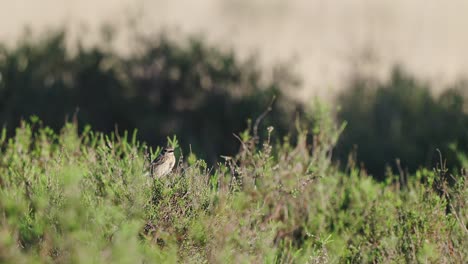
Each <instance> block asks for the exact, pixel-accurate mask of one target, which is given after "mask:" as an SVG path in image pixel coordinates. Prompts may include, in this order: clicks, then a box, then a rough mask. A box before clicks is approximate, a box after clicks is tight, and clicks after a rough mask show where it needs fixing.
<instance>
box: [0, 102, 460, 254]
mask: <svg viewBox="0 0 468 264" xmlns="http://www.w3.org/2000/svg"><path fill="white" fill-rule="evenodd" d="M327 112H328V111H327V110H326V108H324V107H320V108H316V109H315V110H314V111H312V112H311V116H314V117H315V120H316V121H315V127H314V128H313V129H312V131H311V132H310V133H309V132H308V131H306V130H305V129H304V127H302V128H301V126H298V127H299V128H300V129H299V132H298V133H299V135H298V140H297V143H294V144H293V143H291V142H288V141H279V140H275V130H274V129H273V128H269V129H268V130H267V131H265V132H266V135H267V136H266V137H265V139H264V140H260V139H259V137H258V135H256V133H255V131H256V129H251V130H246V131H245V132H244V133H242V140H241V146H242V147H241V150H240V151H239V153H238V154H236V155H235V156H231V157H224V160H223V161H222V162H219V163H218V164H217V166H216V167H214V168H210V167H208V166H207V165H206V163H205V162H204V161H203V160H201V159H197V158H196V155H195V153H190V154H189V155H188V156H189V157H190V158H189V160H190V163H188V162H185V161H183V160H180V162H179V163H178V166H177V168H176V169H175V170H174V173H173V174H171V175H170V176H169V177H166V178H163V179H160V180H152V179H151V178H149V177H148V176H146V174H147V166H148V162H149V160H150V159H149V158H150V156H151V155H154V154H156V153H153V150H152V149H151V148H148V147H147V145H146V144H144V143H141V142H139V141H137V140H135V136H132V137H130V136H129V134H128V133H123V135H119V134H117V133H111V134H102V133H97V132H94V131H93V130H91V129H90V128H86V129H84V131H83V132H82V133H78V129H77V125H76V124H75V123H68V124H66V125H65V126H64V128H62V130H61V132H60V133H58V134H55V133H53V132H52V131H51V130H50V129H49V128H47V127H44V126H43V125H42V123H41V122H39V121H38V120H36V119H35V118H33V121H32V122H29V123H28V122H22V125H21V126H20V127H18V128H17V129H16V133H15V136H14V137H12V138H4V139H2V140H1V143H0V149H1V153H0V154H1V155H0V175H1V176H0V216H1V217H0V262H6V263H39V262H54V263H70V262H73V263H90V262H92V263H109V262H112V263H162V262H164V263H175V262H184V263H185V262H188V263H207V262H209V263H259V262H264V263H324V262H332V263H336V262H350V263H363V262H364V263H375V262H379V263H401V262H436V263H447V262H450V263H452V262H454V263H463V262H464V261H465V260H466V259H467V258H468V250H467V248H468V245H467V241H468V240H467V239H466V237H467V229H466V228H467V226H466V223H467V221H468V215H467V212H466V210H465V209H464V208H466V201H467V200H468V199H467V198H468V191H467V190H468V188H467V185H466V184H467V183H466V177H467V176H466V174H461V175H454V178H456V179H457V180H456V182H455V184H451V185H449V184H447V178H449V177H450V175H449V174H448V171H447V170H446V169H445V168H444V167H443V166H442V165H441V166H438V167H437V168H436V169H435V170H434V171H430V170H420V171H418V172H417V173H416V175H415V177H408V180H407V182H405V184H401V182H400V181H399V180H398V179H399V176H397V175H389V178H388V179H390V180H388V181H386V182H376V181H375V180H374V179H373V178H371V177H369V176H368V175H367V174H366V173H365V171H363V170H361V169H360V168H358V167H356V166H353V165H352V163H350V166H348V169H347V171H345V172H343V171H340V170H338V168H337V167H336V166H335V165H333V163H332V162H331V151H332V149H333V145H334V144H335V143H336V141H337V140H338V135H339V134H340V132H341V131H342V127H341V126H337V125H335V123H334V122H332V121H330V118H329V115H328V114H327ZM309 137H312V138H313V143H312V144H308V143H307V138H309ZM171 142H172V144H175V145H177V141H176V140H175V139H174V140H171ZM276 142H277V143H276ZM178 153H179V154H178V155H179V157H181V156H180V153H183V152H182V151H181V149H180V148H179V150H178Z"/></svg>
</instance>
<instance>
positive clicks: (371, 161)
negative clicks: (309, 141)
mask: <svg viewBox="0 0 468 264" xmlns="http://www.w3.org/2000/svg"><path fill="white" fill-rule="evenodd" d="M465 89H468V88H467V87H466V85H465V84H464V83H460V84H459V85H457V86H455V87H453V88H450V89H447V90H445V91H444V92H443V93H442V94H440V95H438V96H434V95H432V94H431V92H430V90H431V89H430V87H429V85H427V84H425V83H423V82H420V81H417V80H416V79H414V78H412V77H411V76H409V75H408V74H406V73H405V72H404V71H403V70H401V69H399V68H396V69H395V70H394V71H393V74H392V75H391V78H390V80H389V81H388V82H385V83H378V82H375V81H372V80H371V79H366V78H358V79H356V80H355V81H354V82H353V83H352V84H351V85H350V87H349V88H348V89H347V90H345V91H344V92H343V93H342V94H341V95H340V97H339V98H338V104H339V105H340V106H341V110H340V112H339V114H338V117H339V119H340V120H346V121H347V122H348V126H347V128H346V130H345V132H344V133H343V136H342V138H341V140H340V142H339V145H338V153H339V157H340V158H341V160H346V157H347V156H348V154H349V153H351V152H355V153H356V154H357V159H358V160H359V161H362V162H363V163H364V166H365V168H366V169H368V171H369V172H371V173H372V174H374V176H376V177H378V178H380V179H383V177H384V173H385V171H386V167H387V166H390V167H391V168H392V169H393V170H394V171H397V170H400V169H401V170H403V171H405V170H407V169H408V170H409V171H411V172H414V171H415V170H417V169H418V168H420V167H426V168H430V167H433V166H434V165H435V164H436V161H438V160H439V154H438V153H437V151H436V150H437V149H439V150H440V151H441V152H442V154H443V156H444V158H447V159H448V160H449V162H450V164H452V165H457V166H458V165H459V164H458V163H457V157H456V152H455V151H454V150H453V146H454V145H456V146H457V149H459V150H463V151H467V150H468V133H467V131H468V114H467V112H466V110H467V107H468V102H467V101H466V100H467V99H466V97H464V95H463V91H464V90H465ZM397 159H399V160H400V165H399V166H398V162H397V161H396V160H397ZM458 167H460V166H458Z"/></svg>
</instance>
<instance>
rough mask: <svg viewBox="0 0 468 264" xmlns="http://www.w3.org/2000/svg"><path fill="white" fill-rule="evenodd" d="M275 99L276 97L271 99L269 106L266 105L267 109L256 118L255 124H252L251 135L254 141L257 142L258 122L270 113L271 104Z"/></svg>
mask: <svg viewBox="0 0 468 264" xmlns="http://www.w3.org/2000/svg"><path fill="white" fill-rule="evenodd" d="M275 99H276V96H273V98H272V99H271V102H270V104H269V105H268V108H267V109H266V110H265V111H264V112H263V113H262V114H261V115H260V116H259V117H257V119H256V120H255V124H254V127H253V134H254V139H255V140H257V139H258V126H259V125H260V122H261V121H262V119H263V118H265V116H266V115H267V114H268V113H269V112H271V110H272V108H271V107H272V105H273V103H274V102H275Z"/></svg>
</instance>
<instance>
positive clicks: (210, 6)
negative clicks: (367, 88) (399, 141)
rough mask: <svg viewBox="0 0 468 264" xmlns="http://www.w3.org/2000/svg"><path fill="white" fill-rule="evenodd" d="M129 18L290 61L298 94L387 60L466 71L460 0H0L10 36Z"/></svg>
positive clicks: (377, 71)
mask: <svg viewBox="0 0 468 264" xmlns="http://www.w3.org/2000/svg"><path fill="white" fill-rule="evenodd" d="M130 18H132V19H133V20H135V21H137V26H138V28H139V29H140V30H141V31H145V32H155V31H158V30H160V29H161V28H169V29H170V30H174V32H176V31H177V32H179V34H182V35H183V34H186V33H196V34H203V35H204V36H205V37H206V38H207V39H208V40H209V41H210V42H212V43H215V44H218V45H221V46H223V47H226V48H235V49H236V50H239V51H240V54H241V56H247V55H249V54H253V53H255V54H258V55H259V57H260V59H261V62H262V64H263V65H271V64H272V63H275V62H291V64H290V65H291V67H293V68H294V70H295V71H296V72H297V73H299V74H300V76H301V77H302V78H303V80H304V82H303V84H302V87H303V91H302V92H300V93H298V96H302V95H304V94H305V95H309V96H310V95H320V96H323V97H330V96H331V95H333V94H334V93H335V92H336V91H338V90H339V89H341V88H342V87H345V84H346V81H347V79H348V77H349V76H350V74H351V73H352V72H353V71H355V70H357V69H358V70H360V71H364V72H367V73H368V74H372V75H376V76H380V77H381V78H385V77H386V76H387V73H388V72H389V69H390V68H391V67H392V66H393V65H395V64H396V63H399V64H401V65H404V67H406V68H407V70H408V71H410V72H411V73H413V74H415V75H417V76H418V77H419V78H422V79H424V80H427V81H430V82H432V83H433V84H434V87H435V89H436V90H438V89H440V87H443V86H444V85H446V84H450V83H452V82H454V81H455V80H457V79H459V78H462V77H464V76H468V48H467V47H468V1H465V0H450V1H427V0H411V1H408V0H380V1H371V0H288V1H286V0H197V1H193V0H153V1H150V0H133V1H132V0H100V1H91V0H41V1H31V0H29V1H28V0H15V1H6V0H0V41H2V42H7V43H14V40H15V39H17V38H18V36H19V35H20V34H21V32H23V29H24V27H25V25H30V26H31V27H32V28H33V30H34V31H36V32H40V30H43V29H45V28H47V27H50V26H53V27H60V26H66V27H69V28H70V29H71V31H72V32H75V35H78V36H80V37H81V36H83V32H84V31H86V32H89V33H88V34H87V35H85V36H87V38H89V39H93V32H94V37H96V35H97V34H98V33H96V32H98V31H97V30H96V28H97V27H98V25H101V24H102V23H106V22H108V23H109V22H110V23H116V25H118V27H121V26H122V27H124V25H125V24H127V23H128V21H129V20H132V19H130ZM83 29H87V30H83ZM126 43H127V42H125V41H121V42H120V44H119V45H120V49H122V50H125V47H126ZM265 67H267V66H265Z"/></svg>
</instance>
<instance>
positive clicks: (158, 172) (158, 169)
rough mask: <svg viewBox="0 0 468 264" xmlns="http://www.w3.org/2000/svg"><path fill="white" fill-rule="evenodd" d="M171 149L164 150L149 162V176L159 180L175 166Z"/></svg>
mask: <svg viewBox="0 0 468 264" xmlns="http://www.w3.org/2000/svg"><path fill="white" fill-rule="evenodd" d="M175 162H176V160H175V156H174V149H173V148H164V149H163V150H162V151H161V153H160V154H159V156H158V157H157V158H156V159H154V160H153V162H151V176H152V177H153V178H161V177H164V176H166V175H167V174H169V172H171V170H172V168H174V165H175Z"/></svg>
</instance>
